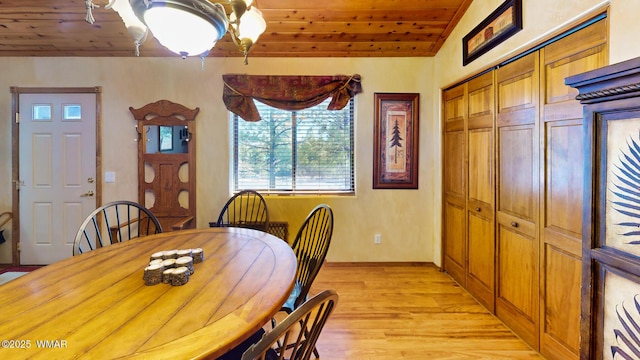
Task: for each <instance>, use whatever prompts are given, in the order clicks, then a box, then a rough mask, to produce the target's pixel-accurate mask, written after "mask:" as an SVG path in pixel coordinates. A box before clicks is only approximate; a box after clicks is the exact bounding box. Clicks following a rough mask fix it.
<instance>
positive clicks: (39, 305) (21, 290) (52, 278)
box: [0, 228, 296, 359]
mask: <svg viewBox="0 0 640 360" xmlns="http://www.w3.org/2000/svg"><path fill="white" fill-rule="evenodd" d="M194 248H202V249H203V250H204V261H203V262H201V263H196V264H194V265H193V267H194V270H195V272H194V273H193V275H191V277H190V279H189V281H188V282H187V283H186V284H184V285H182V286H172V285H169V284H162V283H161V284H158V285H153V286H146V285H145V282H144V280H143V274H144V268H145V267H146V266H147V265H148V264H149V259H150V256H151V255H152V254H154V253H156V252H159V251H164V250H172V249H194ZM295 273H296V259H295V256H294V254H293V252H292V250H291V248H290V247H289V245H287V244H286V243H285V242H284V241H282V240H280V239H278V238H276V237H275V236H273V235H270V234H267V233H264V232H260V231H256V230H251V229H238V228H213V229H209V228H207V229H191V230H184V231H179V232H165V233H161V234H156V235H150V236H148V237H144V238H140V239H137V240H132V241H126V242H122V243H117V244H114V245H111V246H106V247H104V248H101V249H97V250H94V251H90V252H87V253H84V254H82V255H79V256H73V257H70V258H68V259H66V260H63V261H60V262H57V263H54V264H51V265H48V266H45V267H43V268H40V269H37V270H35V271H33V272H31V273H29V274H26V275H24V276H22V277H20V278H18V279H15V280H12V281H10V282H8V283H6V284H4V285H2V292H1V293H0V312H1V314H2V316H0V334H2V336H3V338H5V339H11V340H15V341H14V343H13V345H16V346H17V347H18V348H9V346H4V348H3V349H2V353H3V357H4V358H22V359H24V358H32V359H52V358H63V357H64V358H76V357H83V358H88V359H115V358H128V359H131V358H134V359H138V358H144V359H198V358H205V357H209V358H212V359H215V358H217V357H219V356H220V355H222V354H224V353H226V352H227V351H229V350H230V349H232V348H233V347H234V346H236V345H238V344H240V343H241V342H242V341H244V340H245V339H246V338H248V337H249V336H250V335H251V334H253V333H255V332H256V331H257V330H258V329H260V328H262V326H263V325H264V324H265V323H268V322H269V320H270V319H271V318H272V317H273V315H274V314H276V313H277V312H278V311H279V310H280V308H281V306H282V304H283V303H284V301H285V300H286V299H287V296H288V295H289V293H290V292H291V289H292V286H293V282H294V280H295ZM27 340H30V344H29V345H28V346H29V347H28V348H27V344H26V341H27ZM36 340H57V341H58V344H59V345H60V346H61V348H54V349H51V348H43V347H39V346H37V344H36V343H35V341H36Z"/></svg>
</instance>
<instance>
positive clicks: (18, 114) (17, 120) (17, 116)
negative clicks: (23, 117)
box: [16, 112, 20, 124]
mask: <svg viewBox="0 0 640 360" xmlns="http://www.w3.org/2000/svg"><path fill="white" fill-rule="evenodd" d="M16 124H20V113H19V112H17V113H16Z"/></svg>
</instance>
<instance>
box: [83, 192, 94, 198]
mask: <svg viewBox="0 0 640 360" xmlns="http://www.w3.org/2000/svg"><path fill="white" fill-rule="evenodd" d="M93 195H94V194H93V190H89V191H87V192H86V193H84V194H82V195H80V196H83V197H84V196H89V197H91V196H93Z"/></svg>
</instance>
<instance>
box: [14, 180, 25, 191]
mask: <svg viewBox="0 0 640 360" xmlns="http://www.w3.org/2000/svg"><path fill="white" fill-rule="evenodd" d="M13 184H14V185H15V187H16V190H20V187H22V186H24V181H20V180H13Z"/></svg>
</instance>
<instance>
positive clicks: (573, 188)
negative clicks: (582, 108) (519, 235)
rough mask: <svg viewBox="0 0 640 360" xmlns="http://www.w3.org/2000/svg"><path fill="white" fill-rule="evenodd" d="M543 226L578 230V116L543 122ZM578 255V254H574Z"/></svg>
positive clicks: (576, 233) (580, 155)
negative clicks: (576, 118)
mask: <svg viewBox="0 0 640 360" xmlns="http://www.w3.org/2000/svg"><path fill="white" fill-rule="evenodd" d="M544 135H545V145H546V149H545V153H546V158H545V169H544V170H545V171H544V175H545V188H546V192H545V199H544V223H545V227H547V228H553V229H555V230H556V231H560V232H563V233H565V234H567V235H570V236H573V237H574V238H575V240H576V241H577V242H580V237H581V232H582V229H581V228H582V211H581V210H580V209H581V207H582V182H583V181H582V179H583V174H582V173H583V163H584V161H583V158H584V154H583V146H582V119H578V120H568V121H554V122H547V123H546V124H545V132H544ZM576 255H579V254H576Z"/></svg>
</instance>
